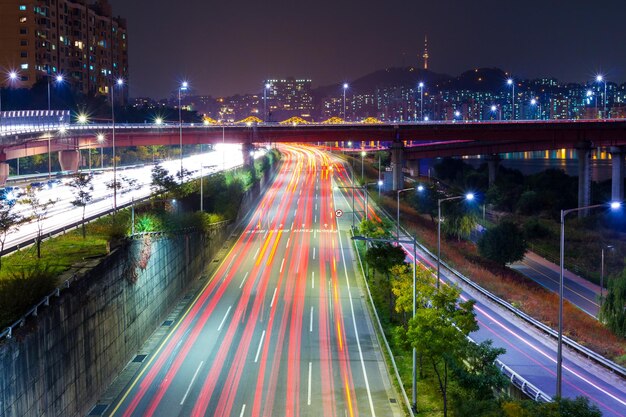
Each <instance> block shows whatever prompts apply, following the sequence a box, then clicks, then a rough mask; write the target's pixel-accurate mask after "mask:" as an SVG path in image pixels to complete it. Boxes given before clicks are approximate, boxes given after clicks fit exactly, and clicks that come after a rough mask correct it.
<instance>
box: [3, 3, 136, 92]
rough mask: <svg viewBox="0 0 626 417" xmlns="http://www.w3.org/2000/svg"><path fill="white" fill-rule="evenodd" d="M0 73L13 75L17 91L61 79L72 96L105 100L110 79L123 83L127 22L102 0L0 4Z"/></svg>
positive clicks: (126, 46)
mask: <svg viewBox="0 0 626 417" xmlns="http://www.w3.org/2000/svg"><path fill="white" fill-rule="evenodd" d="M0 69H1V70H2V71H4V72H7V71H16V72H17V74H18V80H17V81H18V85H17V86H19V87H27V88H29V87H32V86H33V84H35V83H36V82H37V81H38V80H42V79H45V78H46V77H48V76H52V77H55V76H56V75H57V74H62V75H63V77H64V79H65V82H68V83H70V84H71V85H72V87H73V88H74V89H75V90H77V91H80V92H82V93H84V94H89V95H97V94H103V95H106V94H108V92H109V88H110V87H109V86H110V85H111V80H112V79H113V78H117V77H122V78H125V79H127V78H128V35H127V31H126V21H125V19H122V18H120V17H113V15H112V9H111V5H110V4H109V3H108V1H107V0H95V2H94V1H92V0H0ZM4 83H5V77H4V76H3V77H0V85H3V84H4ZM124 91H125V93H124V94H127V89H124ZM117 95H118V96H122V94H119V92H118V94H117Z"/></svg>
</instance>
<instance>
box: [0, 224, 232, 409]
mask: <svg viewBox="0 0 626 417" xmlns="http://www.w3.org/2000/svg"><path fill="white" fill-rule="evenodd" d="M226 237H227V236H226V228H221V229H218V230H215V231H213V232H212V234H211V235H210V236H208V237H204V236H202V235H200V234H197V233H196V234H190V235H184V236H180V237H177V238H172V239H160V238H156V237H152V238H150V243H148V241H147V240H145V239H141V240H136V241H132V242H130V243H129V244H128V246H125V247H122V248H119V249H118V250H117V251H115V252H114V253H112V254H111V255H110V256H108V257H107V258H106V259H105V260H104V261H103V262H102V263H100V264H99V265H98V266H96V267H95V268H94V269H92V270H91V271H90V272H88V273H87V274H86V275H85V276H84V277H83V278H82V279H80V280H79V281H78V282H77V283H76V285H75V286H72V287H71V288H70V289H68V290H66V291H64V292H62V293H61V297H60V298H58V299H56V300H54V301H53V302H52V303H51V305H50V307H48V308H47V309H45V310H43V311H41V312H40V313H39V317H37V319H36V320H30V321H29V322H27V325H26V327H25V328H24V329H20V331H19V332H17V333H16V334H15V335H14V338H13V339H11V340H8V341H5V342H3V343H2V344H0V417H22V416H23V417H30V416H32V417H35V416H37V417H43V416H63V417H69V416H84V415H86V414H87V413H88V412H89V410H88V408H89V407H90V406H91V405H93V403H94V402H95V401H96V400H97V397H98V395H99V394H100V393H101V392H103V391H104V390H105V389H106V388H107V386H108V385H109V384H110V383H111V381H112V380H113V378H115V376H116V375H117V374H118V373H119V372H120V371H121V370H122V369H123V367H124V366H125V365H126V364H127V363H128V361H129V360H130V359H132V357H133V355H134V354H135V353H136V352H137V350H138V349H139V347H140V346H141V344H142V343H143V342H144V341H145V340H146V339H147V338H148V336H150V334H151V333H152V332H153V331H154V330H155V329H156V328H157V327H158V326H159V325H161V323H162V321H163V319H164V317H165V316H166V315H167V313H168V312H169V311H170V310H171V308H172V307H173V306H174V304H175V302H176V301H177V300H178V299H179V298H180V295H181V293H182V291H183V290H184V289H185V288H187V287H188V285H189V284H190V283H191V282H192V280H194V279H195V278H196V277H197V276H198V275H199V274H200V273H201V272H202V270H203V269H204V266H205V264H206V262H208V261H209V260H210V258H211V257H212V256H213V254H214V253H215V252H216V251H217V250H218V249H219V248H220V246H221V244H222V243H223V242H224V240H225V239H226ZM127 248H128V249H129V250H126V249H127ZM148 253H149V254H150V256H149V259H148V256H147V254H148ZM144 262H145V263H144ZM142 266H145V269H142Z"/></svg>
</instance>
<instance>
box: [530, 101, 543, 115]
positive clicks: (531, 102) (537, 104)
mask: <svg viewBox="0 0 626 417" xmlns="http://www.w3.org/2000/svg"><path fill="white" fill-rule="evenodd" d="M530 105H531V106H533V107H537V106H538V107H539V113H535V119H539V118H541V103H539V102H538V101H537V99H534V98H533V99H531V100H530ZM536 111H537V109H536V108H535V112H536Z"/></svg>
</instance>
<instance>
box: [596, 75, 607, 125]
mask: <svg viewBox="0 0 626 417" xmlns="http://www.w3.org/2000/svg"><path fill="white" fill-rule="evenodd" d="M596 81H597V82H599V83H603V84H604V95H603V96H602V103H603V105H604V110H603V112H602V116H603V118H604V119H606V118H607V117H606V116H607V115H606V80H605V79H604V75H602V74H598V75H596Z"/></svg>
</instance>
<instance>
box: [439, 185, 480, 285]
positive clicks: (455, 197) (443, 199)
mask: <svg viewBox="0 0 626 417" xmlns="http://www.w3.org/2000/svg"><path fill="white" fill-rule="evenodd" d="M463 198H464V199H466V200H468V201H472V200H473V199H474V194H472V193H467V194H464V195H457V196H454V197H447V198H440V199H438V200H437V289H439V284H440V282H441V203H443V202H444V201H452V200H461V199H463Z"/></svg>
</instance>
